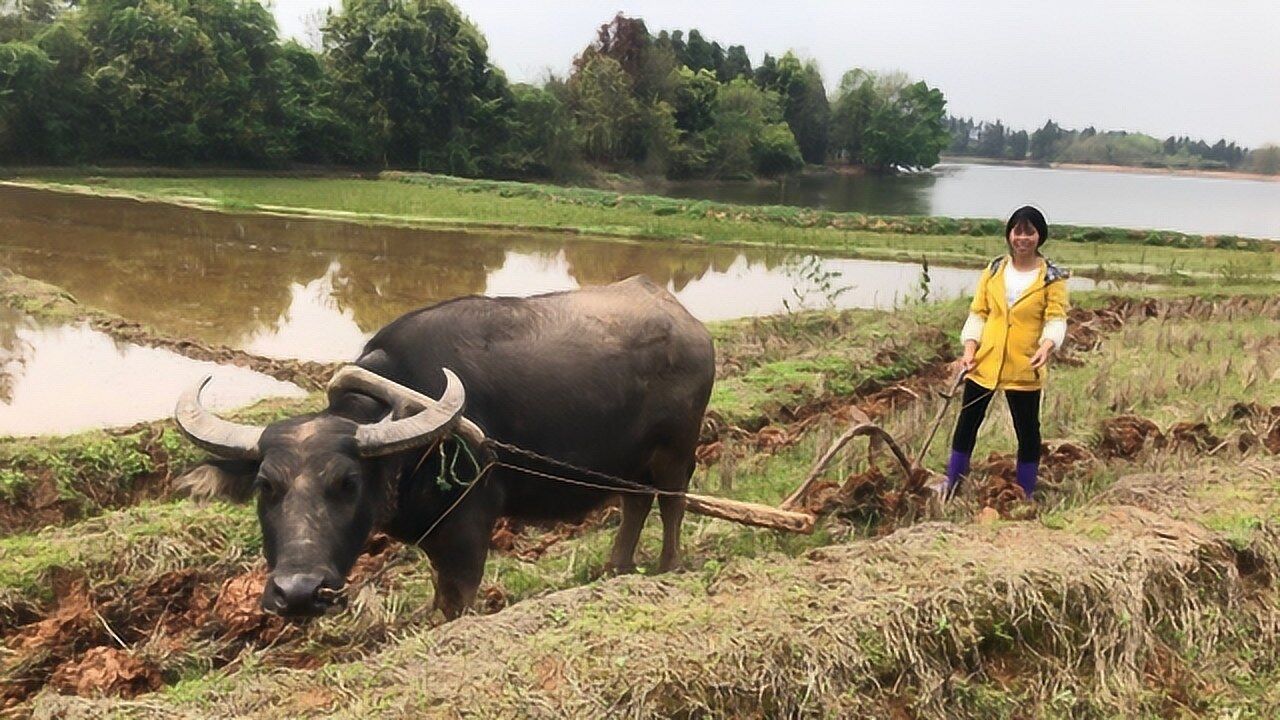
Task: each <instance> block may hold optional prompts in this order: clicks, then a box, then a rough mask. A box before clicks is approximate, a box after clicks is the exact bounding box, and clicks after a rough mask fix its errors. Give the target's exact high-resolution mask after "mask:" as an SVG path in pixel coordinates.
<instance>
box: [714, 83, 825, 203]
mask: <svg viewBox="0 0 1280 720" xmlns="http://www.w3.org/2000/svg"><path fill="white" fill-rule="evenodd" d="M714 120H715V122H714V124H713V126H712V129H711V131H710V134H711V139H712V140H711V145H712V147H713V148H714V153H715V168H716V172H717V174H718V175H720V176H721V177H725V178H744V177H750V176H751V175H752V173H753V172H755V171H759V172H764V173H766V174H777V173H780V172H786V171H789V170H793V169H796V167H798V166H799V165H802V164H803V160H800V159H799V156H800V150H799V148H798V146H797V145H796V141H795V136H794V135H792V134H791V130H790V128H788V127H787V126H786V124H785V123H783V122H782V109H781V105H780V103H779V100H778V96H777V94H776V93H773V92H770V91H767V90H761V89H760V88H758V87H756V86H755V84H754V83H752V82H750V81H748V80H746V79H744V78H739V79H737V80H734V81H732V82H729V83H725V84H723V85H721V86H720V87H719V89H718V90H717V92H716V102H715V109H714ZM788 138H789V141H788ZM792 161H796V162H792Z"/></svg>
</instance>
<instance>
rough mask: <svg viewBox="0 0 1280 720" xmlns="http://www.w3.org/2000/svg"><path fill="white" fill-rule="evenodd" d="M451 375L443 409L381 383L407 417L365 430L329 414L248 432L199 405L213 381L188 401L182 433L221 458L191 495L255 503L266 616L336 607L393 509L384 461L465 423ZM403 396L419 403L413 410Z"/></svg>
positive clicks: (181, 415) (199, 477)
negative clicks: (381, 518) (388, 507)
mask: <svg viewBox="0 0 1280 720" xmlns="http://www.w3.org/2000/svg"><path fill="white" fill-rule="evenodd" d="M444 373H445V377H446V381H447V385H446V388H445V391H444V394H443V395H442V396H441V398H440V400H438V401H435V400H431V399H430V398H425V397H424V396H422V395H420V394H418V393H416V392H414V391H412V390H409V389H408V388H404V387H402V386H399V385H396V384H395V383H391V382H390V381H386V380H382V379H381V378H379V380H382V383H381V385H382V386H383V389H384V390H385V389H387V388H390V389H391V393H392V394H397V395H399V396H400V397H399V398H386V397H384V398H381V399H382V400H383V401H385V403H386V404H387V405H389V406H390V407H393V408H398V409H399V412H396V413H392V415H391V416H390V417H388V418H387V419H385V420H382V421H381V422H375V423H365V424H361V423H357V422H354V421H352V420H349V419H347V418H344V417H339V416H337V415H334V414H331V413H329V412H321V413H317V414H313V415H302V416H299V417H294V418H289V419H286V420H281V421H279V422H275V423H272V424H271V425H268V426H266V427H255V426H251V425H241V424H238V423H233V422H230V421H227V420H223V419H222V418H219V417H217V416H215V415H213V414H212V413H210V412H208V411H207V410H205V409H204V408H203V407H202V406H201V404H200V391H201V390H202V389H203V388H204V386H205V384H206V383H208V382H209V378H205V379H204V381H202V382H200V383H199V384H198V385H196V386H195V387H193V388H191V389H190V390H188V391H187V392H186V393H184V394H183V396H182V398H181V399H180V400H179V401H178V406H177V409H176V410H175V417H176V420H177V422H178V427H179V428H180V429H181V430H182V432H183V434H184V435H186V436H187V437H188V438H189V439H190V440H191V441H192V442H194V443H195V444H196V445H198V446H200V447H201V448H203V449H205V450H207V451H209V452H210V453H212V454H213V455H215V456H217V457H218V458H221V460H218V461H214V462H212V463H209V464H207V465H205V466H202V467H201V468H199V469H197V470H196V471H194V472H193V473H191V474H190V475H189V476H188V478H187V479H186V480H185V482H184V484H185V485H186V489H187V490H189V491H190V492H191V493H192V494H193V495H213V494H220V495H223V496H228V497H231V498H232V499H238V500H247V499H248V498H249V497H252V496H253V495H254V494H256V495H257V503H258V519H259V521H260V523H261V525H262V537H263V553H264V554H265V555H266V559H267V566H268V569H269V570H270V574H269V575H268V577H267V584H266V587H265V589H264V590H263V595H262V607H263V608H264V609H265V610H267V611H269V612H274V613H279V614H281V615H297V616H301V615H316V614H320V613H323V612H324V611H325V610H326V609H327V608H328V607H329V606H330V605H332V604H333V601H334V599H335V598H336V597H337V596H338V595H339V591H340V590H341V589H342V587H343V585H344V583H345V581H346V576H347V573H348V572H350V570H351V567H352V566H353V565H354V564H355V560H356V557H357V556H358V555H359V553H360V550H361V548H362V547H363V546H364V543H365V541H366V540H367V539H368V537H369V534H370V532H371V531H372V529H373V526H374V523H375V520H377V519H378V515H379V512H380V510H381V508H383V507H384V504H385V503H386V502H387V501H388V497H387V495H388V486H389V483H388V479H387V477H386V473H390V472H394V468H395V467H396V466H395V465H394V464H388V463H385V462H382V460H381V459H382V458H385V457H386V456H390V455H394V454H396V453H402V452H407V451H409V450H414V449H419V448H422V447H425V446H427V445H429V444H431V443H433V442H435V441H436V440H437V439H439V438H440V437H441V436H443V435H444V434H446V433H448V432H450V431H451V430H452V429H453V428H454V426H455V425H456V423H457V421H458V420H459V418H460V416H461V413H462V406H463V402H464V400H465V392H464V390H463V387H462V382H461V381H460V380H458V378H457V376H456V375H454V374H453V373H452V372H450V371H449V370H447V369H446V370H445V371H444ZM396 389H398V390H399V391H400V392H396ZM332 392H333V389H332V386H331V393H332ZM405 397H416V398H418V399H419V400H420V401H419V402H418V403H417V404H415V405H409V404H406V402H405V401H404V398H405ZM407 407H413V409H414V410H413V412H412V413H409V412H406V411H405V409H406V408H407Z"/></svg>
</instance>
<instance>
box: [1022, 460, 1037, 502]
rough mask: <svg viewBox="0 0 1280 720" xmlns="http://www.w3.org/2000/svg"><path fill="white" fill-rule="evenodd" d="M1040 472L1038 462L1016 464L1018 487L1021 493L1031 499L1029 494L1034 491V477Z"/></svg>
mask: <svg viewBox="0 0 1280 720" xmlns="http://www.w3.org/2000/svg"><path fill="white" fill-rule="evenodd" d="M1039 472H1040V463H1038V462H1020V463H1018V486H1019V487H1021V488H1022V493H1023V494H1024V495H1026V496H1027V499H1028V500H1030V499H1031V493H1033V492H1035V490H1036V475H1037V474H1038V473H1039Z"/></svg>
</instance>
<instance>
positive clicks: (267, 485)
mask: <svg viewBox="0 0 1280 720" xmlns="http://www.w3.org/2000/svg"><path fill="white" fill-rule="evenodd" d="M253 489H254V492H256V493H257V494H258V497H259V498H260V499H261V500H262V501H263V502H265V503H272V502H275V501H276V500H278V499H280V495H281V492H280V485H279V483H276V482H273V481H272V480H271V479H270V478H268V477H267V476H266V475H261V474H259V475H258V477H257V478H256V479H255V480H254V481H253Z"/></svg>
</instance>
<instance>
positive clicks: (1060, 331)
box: [1040, 318, 1067, 351]
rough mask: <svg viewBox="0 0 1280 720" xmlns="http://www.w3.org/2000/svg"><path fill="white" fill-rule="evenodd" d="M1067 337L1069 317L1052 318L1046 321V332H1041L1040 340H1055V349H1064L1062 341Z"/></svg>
mask: <svg viewBox="0 0 1280 720" xmlns="http://www.w3.org/2000/svg"><path fill="white" fill-rule="evenodd" d="M1066 339H1067V319H1066V318H1050V319H1048V320H1045V321H1044V332H1042V333H1040V342H1041V343H1044V341H1045V340H1051V341H1052V342H1053V349H1054V350H1055V351H1057V350H1060V349H1062V343H1063V342H1065V341H1066Z"/></svg>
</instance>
